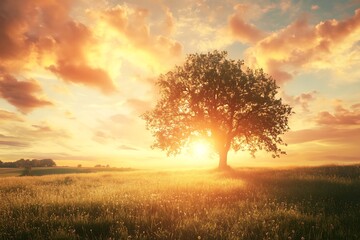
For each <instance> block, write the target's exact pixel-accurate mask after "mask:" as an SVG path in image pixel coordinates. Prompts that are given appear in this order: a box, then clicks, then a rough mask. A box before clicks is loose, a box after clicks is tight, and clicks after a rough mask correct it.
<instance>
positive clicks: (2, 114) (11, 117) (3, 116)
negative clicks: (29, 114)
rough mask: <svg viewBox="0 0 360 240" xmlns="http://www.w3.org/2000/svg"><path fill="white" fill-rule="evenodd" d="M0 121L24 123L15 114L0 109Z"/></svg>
mask: <svg viewBox="0 0 360 240" xmlns="http://www.w3.org/2000/svg"><path fill="white" fill-rule="evenodd" d="M0 121H16V122H24V119H23V118H22V117H20V116H18V115H17V114H16V113H13V112H9V111H6V110H2V109H0Z"/></svg>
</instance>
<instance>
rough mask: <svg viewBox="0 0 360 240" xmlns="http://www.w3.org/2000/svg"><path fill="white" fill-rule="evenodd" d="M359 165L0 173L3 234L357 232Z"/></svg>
mask: <svg viewBox="0 0 360 240" xmlns="http://www.w3.org/2000/svg"><path fill="white" fill-rule="evenodd" d="M359 176H360V168H359V166H348V167H345V166H344V167H321V168H303V169H292V170H254V169H239V170H236V171H233V172H228V173H219V172H216V171H183V172H181V171H178V172H165V171H159V172H157V171H143V172H142V171H132V172H108V173H89V174H73V175H71V174H68V175H51V176H41V177H7V178H2V179H1V180H0V181H1V182H0V200H1V202H0V204H1V205H0V216H1V217H0V239H309V240H310V239H360V228H359V223H360V177H359Z"/></svg>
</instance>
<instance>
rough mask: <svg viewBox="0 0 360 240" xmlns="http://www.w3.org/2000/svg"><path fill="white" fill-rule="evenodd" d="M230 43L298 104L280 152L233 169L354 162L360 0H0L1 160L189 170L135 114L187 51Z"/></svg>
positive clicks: (358, 146) (242, 157)
mask: <svg viewBox="0 0 360 240" xmlns="http://www.w3.org/2000/svg"><path fill="white" fill-rule="evenodd" d="M214 49H218V50H226V51H228V53H229V57H230V58H233V59H244V61H245V64H246V65H248V66H250V67H252V68H263V69H264V70H265V72H267V73H269V74H270V75H271V76H273V77H274V78H275V79H276V80H277V83H278V85H279V86H280V89H279V92H280V94H279V95H280V96H281V97H282V98H283V100H284V102H286V103H288V104H290V105H291V106H293V107H294V111H295V112H296V114H295V115H293V116H292V117H291V120H290V128H291V131H290V132H289V133H287V134H286V135H285V136H284V140H285V141H286V142H287V143H288V144H289V145H288V146H287V147H286V148H285V150H286V151H287V154H288V155H286V156H282V157H281V158H279V159H272V158H271V154H266V153H261V152H260V153H259V154H257V155H256V158H251V156H250V155H249V154H248V153H243V152H239V153H236V154H234V153H230V155H229V164H230V165H232V166H263V165H266V166H288V165H317V164H333V163H335V164H350V163H359V162H360V1H358V0H352V1H351V0H349V1H345V0H343V1H338V0H322V1H320V0H318V1H316V0H314V1H306V0H303V1H294V0H293V1H291V0H282V1H271V0H265V1H260V0H259V1H257V0H251V1H233V0H224V1H215V0H197V1H195V0H184V1H176V0H169V1H166V0H133V1H128V2H124V1H118V0H89V1H88V0H61V1H59V0H1V1H0V122H1V125H0V160H2V161H14V160H18V159H20V158H30V159H32V158H38V159H42V158H52V159H54V160H55V161H56V162H57V163H58V165H74V166H75V165H77V164H78V163H81V164H83V165H84V166H93V165H95V164H104V165H106V164H110V165H111V166H118V167H121V166H123V167H164V168H165V167H172V166H176V167H180V166H183V167H192V166H204V165H205V163H209V164H210V165H209V166H216V165H217V160H218V159H217V156H215V155H202V156H196V154H195V153H193V152H192V151H191V150H189V151H186V152H185V153H184V154H181V155H179V156H177V157H167V156H166V153H164V152H161V151H159V150H156V149H155V150H152V149H151V148H150V145H151V144H152V142H153V139H152V136H151V134H150V132H148V131H147V130H146V129H145V122H144V121H143V120H142V119H141V118H139V116H140V115H141V114H142V113H144V111H146V110H149V109H150V108H151V107H153V106H154V104H155V103H156V100H157V93H158V92H157V89H155V87H154V82H155V80H156V78H157V76H159V74H161V73H166V72H167V71H169V70H171V68H172V67H174V66H175V64H181V63H182V62H183V61H184V59H185V57H186V54H189V53H195V52H207V51H212V50H214Z"/></svg>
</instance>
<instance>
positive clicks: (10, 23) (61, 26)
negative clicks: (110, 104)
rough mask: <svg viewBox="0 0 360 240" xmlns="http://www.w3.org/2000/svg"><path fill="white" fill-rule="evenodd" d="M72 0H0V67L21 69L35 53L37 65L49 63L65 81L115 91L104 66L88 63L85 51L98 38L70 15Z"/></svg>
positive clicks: (10, 69) (18, 71)
mask: <svg viewBox="0 0 360 240" xmlns="http://www.w3.org/2000/svg"><path fill="white" fill-rule="evenodd" d="M74 3H75V2H74V1H73V0H64V1H54V0H51V1H47V0H34V1H25V2H20V1H12V0H3V1H1V2H0V9H1V10H0V11H1V12H3V13H2V14H1V16H2V19H1V21H0V60H3V61H2V62H1V63H0V67H1V68H3V69H5V70H6V71H8V72H9V71H11V72H12V73H15V72H16V73H21V72H22V71H24V70H25V66H26V64H29V62H32V63H33V58H34V57H35V58H36V60H37V64H38V66H41V67H43V66H45V67H47V66H51V67H50V68H49V69H50V70H52V72H54V73H57V74H58V76H60V77H61V78H63V79H64V80H65V81H70V82H73V83H77V84H82V85H85V86H90V87H97V88H99V89H100V90H102V91H103V92H104V93H108V92H111V91H114V90H115V89H116V88H115V85H114V84H113V82H112V80H111V79H110V77H109V75H108V74H107V73H106V72H105V70H103V69H100V68H99V67H98V66H96V67H94V66H92V65H91V64H90V61H89V59H88V56H87V51H89V49H91V47H95V46H96V44H97V43H98V42H97V41H96V39H95V38H94V37H93V34H92V31H91V30H90V29H89V28H88V27H87V26H85V25H84V24H82V23H80V22H77V21H75V20H74V19H72V17H71V16H70V11H71V9H72V7H73V5H74ZM45 59H46V60H47V61H45ZM49 61H50V62H49ZM64 62H66V63H67V65H64ZM33 64H34V63H33ZM35 64H36V63H35ZM14 66H16V67H17V68H16V69H14ZM82 74H83V75H82Z"/></svg>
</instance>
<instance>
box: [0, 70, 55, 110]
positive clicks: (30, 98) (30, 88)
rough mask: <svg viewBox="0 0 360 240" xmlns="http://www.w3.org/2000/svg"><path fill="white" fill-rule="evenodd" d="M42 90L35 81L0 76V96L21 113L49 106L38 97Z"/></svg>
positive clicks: (49, 103) (49, 104)
mask: <svg viewBox="0 0 360 240" xmlns="http://www.w3.org/2000/svg"><path fill="white" fill-rule="evenodd" d="M41 91H42V89H41V87H40V85H39V83H38V82H37V81H35V80H28V81H26V82H25V81H18V80H17V79H16V78H14V77H13V76H11V75H8V74H3V75H1V76H0V96H1V97H2V98H4V99H5V100H6V101H8V102H9V103H11V104H12V105H14V106H15V107H17V108H18V109H19V110H20V111H21V112H22V113H28V112H30V111H32V110H33V109H35V108H39V107H44V106H51V105H53V103H51V102H50V101H48V100H45V99H43V98H41V97H39V96H38V94H39V93H41Z"/></svg>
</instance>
